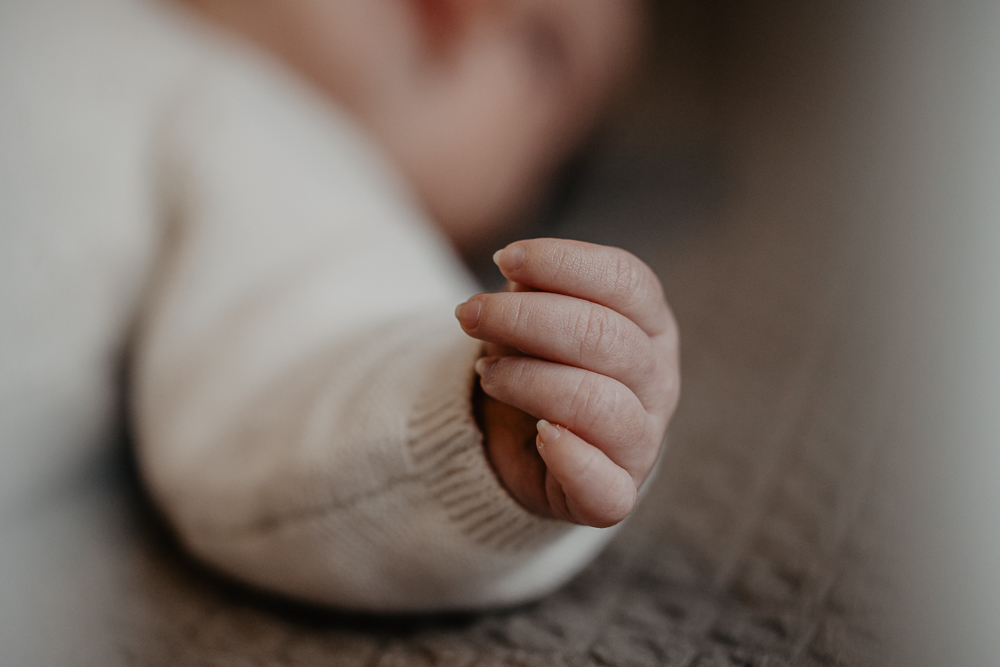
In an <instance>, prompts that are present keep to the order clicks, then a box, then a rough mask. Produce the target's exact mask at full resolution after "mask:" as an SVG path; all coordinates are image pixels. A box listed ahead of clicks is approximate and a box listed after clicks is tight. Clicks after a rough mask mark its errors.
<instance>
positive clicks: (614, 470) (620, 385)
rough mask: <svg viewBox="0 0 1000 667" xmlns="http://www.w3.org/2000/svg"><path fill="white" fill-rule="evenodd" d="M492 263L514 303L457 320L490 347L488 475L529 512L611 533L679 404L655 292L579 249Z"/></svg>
mask: <svg viewBox="0 0 1000 667" xmlns="http://www.w3.org/2000/svg"><path fill="white" fill-rule="evenodd" d="M495 260H496V262H497V264H498V266H499V267H500V270H501V271H502V273H503V274H504V276H505V277H506V278H507V279H508V280H510V281H511V283H512V285H513V286H514V291H508V292H502V293H498V294H480V295H477V296H475V297H473V298H472V299H470V300H469V301H468V302H466V303H464V304H462V305H461V306H459V308H458V310H457V311H456V314H457V317H458V319H459V321H460V322H461V324H462V328H463V329H464V330H465V331H466V333H468V334H469V335H470V336H473V337H475V338H478V339H480V340H483V341H485V342H486V343H487V346H486V356H484V357H483V358H482V359H480V360H479V361H478V362H477V365H476V370H477V372H478V373H479V375H480V378H481V380H480V382H481V387H482V392H483V393H482V394H480V395H479V397H478V412H479V415H478V417H479V421H480V424H481V427H482V429H483V431H484V435H485V437H486V447H487V452H488V455H489V458H490V461H491V463H492V465H493V467H494V469H495V470H496V472H497V475H498V476H499V477H500V479H501V481H502V482H503V483H504V484H505V485H506V487H507V489H508V490H509V491H510V493H511V494H512V495H513V496H514V497H515V498H516V499H517V500H518V501H519V502H520V503H521V504H522V505H524V506H525V507H526V508H528V509H529V510H531V511H532V512H534V513H536V514H538V515H541V516H545V517H553V518H558V519H563V520H565V521H570V522H573V523H580V524H586V525H591V526H597V527H604V526H610V525H614V524H616V523H618V522H620V521H621V520H622V519H624V518H625V517H626V516H627V515H628V514H629V512H631V510H632V508H633V507H634V505H635V502H636V497H637V492H638V488H639V487H640V486H641V485H642V483H643V482H644V481H645V479H646V477H647V476H648V475H649V473H650V471H651V470H652V468H653V465H654V463H655V461H656V458H657V456H658V454H659V451H660V445H661V442H662V440H663V435H664V432H665V430H666V427H667V423H668V421H669V419H670V416H671V415H672V413H673V411H674V408H675V407H676V404H677V399H678V396H679V389H680V375H679V361H678V354H677V353H678V336H677V327H676V324H675V322H674V319H673V316H672V315H671V313H670V309H669V308H668V306H667V304H666V301H665V300H664V297H663V291H662V288H661V286H660V283H659V281H658V280H657V278H656V276H655V275H654V274H653V272H652V271H651V270H650V269H649V267H647V266H646V265H645V264H643V263H642V262H641V261H639V260H638V259H637V258H636V257H634V256H633V255H631V254H629V253H627V252H625V251H623V250H619V249H616V248H609V247H603V246H598V245H593V244H588V243H582V242H576V241H564V240H555V239H537V240H532V241H520V242H517V243H514V244H512V245H510V246H508V247H507V248H505V249H503V250H502V251H500V252H498V253H497V255H496V257H495ZM529 415H530V417H529ZM535 420H541V421H538V422H537V435H536V422H535ZM545 420H548V421H545ZM548 422H554V423H555V424H558V426H556V425H553V424H550V423H548ZM533 436H534V437H533Z"/></svg>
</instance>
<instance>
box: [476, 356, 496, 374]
mask: <svg viewBox="0 0 1000 667" xmlns="http://www.w3.org/2000/svg"><path fill="white" fill-rule="evenodd" d="M496 364H497V359H496V357H480V358H479V359H476V365H475V366H474V368H475V369H476V373H477V374H478V375H479V377H481V378H485V377H488V376H489V374H490V373H492V372H493V367H494V366H496Z"/></svg>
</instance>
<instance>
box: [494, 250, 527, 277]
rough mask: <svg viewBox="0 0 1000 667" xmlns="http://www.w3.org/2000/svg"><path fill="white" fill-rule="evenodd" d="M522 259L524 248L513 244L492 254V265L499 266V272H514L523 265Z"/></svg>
mask: <svg viewBox="0 0 1000 667" xmlns="http://www.w3.org/2000/svg"><path fill="white" fill-rule="evenodd" d="M524 257H525V253H524V248H523V247H522V246H520V245H518V244H514V245H509V246H507V247H506V248H504V249H502V250H497V251H496V252H495V253H493V263H494V264H496V265H497V266H499V267H500V270H501V271H514V270H516V269H519V268H521V265H522V264H524Z"/></svg>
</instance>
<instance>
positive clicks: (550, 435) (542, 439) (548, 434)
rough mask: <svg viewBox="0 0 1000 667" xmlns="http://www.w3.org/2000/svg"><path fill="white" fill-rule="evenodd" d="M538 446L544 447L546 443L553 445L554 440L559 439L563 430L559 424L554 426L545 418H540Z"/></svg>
mask: <svg viewBox="0 0 1000 667" xmlns="http://www.w3.org/2000/svg"><path fill="white" fill-rule="evenodd" d="M536 427H537V428H538V446H539V447H543V446H545V445H551V444H552V443H553V442H555V441H556V440H558V439H559V436H560V435H562V431H560V430H559V427H558V426H553V425H552V424H550V423H549V422H547V421H545V420H544V419H539V420H538V424H537V425H536Z"/></svg>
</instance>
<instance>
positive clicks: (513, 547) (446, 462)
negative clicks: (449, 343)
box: [408, 341, 571, 552]
mask: <svg viewBox="0 0 1000 667" xmlns="http://www.w3.org/2000/svg"><path fill="white" fill-rule="evenodd" d="M470 342H471V341H470ZM480 355H481V346H480V345H478V344H476V345H469V346H468V347H467V348H463V349H460V350H454V349H452V350H451V354H449V355H447V357H446V358H445V359H442V360H440V361H439V362H438V363H437V366H436V368H434V369H433V372H431V373H430V374H429V377H430V379H431V381H430V382H428V383H427V385H426V386H425V388H424V392H423V393H422V395H421V396H420V397H419V398H418V400H417V402H416V404H415V405H414V407H413V411H412V412H411V417H410V421H409V425H408V426H409V438H408V440H409V444H410V452H411V456H412V460H413V464H414V466H415V468H416V472H417V474H418V475H419V477H420V478H421V479H422V480H423V481H424V484H425V486H426V487H427V490H428V492H429V493H430V495H431V496H432V497H433V498H434V499H435V500H436V501H437V502H438V503H439V504H440V506H441V508H442V509H443V510H444V512H445V514H446V515H447V517H448V518H449V520H450V521H451V522H452V524H453V525H454V526H455V527H456V529H457V530H458V531H459V532H460V533H462V534H463V535H464V536H465V537H466V538H468V539H469V540H471V541H473V542H475V543H477V544H479V545H481V546H484V547H488V548H491V549H495V550H497V551H504V552H517V551H521V550H526V549H531V548H535V547H537V546H538V545H539V544H540V543H542V542H547V541H549V540H551V539H554V538H556V537H558V536H560V535H562V534H564V533H565V532H566V531H567V530H568V529H569V528H570V527H571V526H570V525H569V524H566V523H564V522H562V521H556V520H553V519H544V518H541V517H538V516H536V515H534V514H531V513H530V512H528V511H527V510H526V509H525V508H524V507H522V506H521V505H520V504H519V503H518V502H517V501H516V500H514V498H513V497H512V496H511V495H510V493H509V492H508V491H507V489H506V488H505V487H504V486H503V485H502V484H501V482H500V480H499V479H498V478H497V475H496V473H495V472H494V470H493V467H492V466H491V465H490V463H489V460H488V459H487V457H486V451H485V448H484V446H483V435H482V433H481V432H480V430H479V428H478V426H477V425H476V422H475V420H474V418H473V409H472V394H473V388H474V383H475V382H476V381H477V377H476V374H475V371H474V370H473V364H474V363H475V360H476V359H477V358H478V357H479V356H480Z"/></svg>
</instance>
